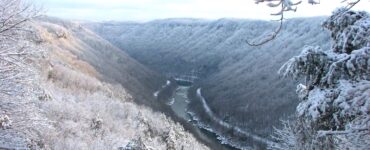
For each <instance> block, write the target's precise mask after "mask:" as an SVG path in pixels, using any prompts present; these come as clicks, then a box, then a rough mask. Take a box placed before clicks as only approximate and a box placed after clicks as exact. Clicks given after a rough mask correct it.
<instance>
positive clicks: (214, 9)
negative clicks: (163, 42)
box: [40, 0, 370, 21]
mask: <svg viewBox="0 0 370 150" xmlns="http://www.w3.org/2000/svg"><path fill="white" fill-rule="evenodd" d="M340 1H342V0H321V4H320V5H314V6H312V5H308V4H302V5H300V6H299V7H298V10H297V12H296V13H293V12H290V13H288V14H287V17H289V18H291V17H308V16H323V15H326V16H327V15H330V14H331V12H332V11H333V10H334V9H335V8H336V7H339V6H343V4H341V3H340ZM40 2H41V3H42V4H43V5H44V8H45V9H46V11H47V15H50V16H55V17H61V18H65V19H76V20H91V21H108V20H116V21H149V20H154V19H163V18H203V19H219V18H249V19H265V20H269V19H274V17H272V16H270V15H269V14H270V13H273V12H276V11H277V10H275V11H274V9H271V8H268V7H267V6H265V4H260V5H256V4H255V3H254V0H40ZM355 9H359V10H367V11H370V1H369V0H362V2H361V3H359V4H358V5H357V6H356V8H355Z"/></svg>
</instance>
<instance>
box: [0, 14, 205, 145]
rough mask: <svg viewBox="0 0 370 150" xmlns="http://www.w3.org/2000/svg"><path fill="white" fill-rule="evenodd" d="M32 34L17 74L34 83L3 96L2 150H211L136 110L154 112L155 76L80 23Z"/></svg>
mask: <svg viewBox="0 0 370 150" xmlns="http://www.w3.org/2000/svg"><path fill="white" fill-rule="evenodd" d="M31 29H32V30H30V31H32V33H31V32H30V33H27V34H28V35H25V37H26V38H25V39H24V40H25V41H26V42H27V43H28V45H27V46H28V48H29V49H28V50H30V51H35V53H32V54H30V55H29V56H27V57H28V60H27V66H28V69H24V70H20V71H21V72H22V73H25V74H26V73H27V74H29V75H28V77H27V79H28V80H27V81H29V82H28V83H27V84H19V83H18V84H17V86H14V87H12V88H13V89H16V90H17V92H18V93H12V95H4V94H3V93H0V97H1V100H0V108H1V112H0V117H1V120H0V123H1V124H2V125H3V123H6V124H7V126H6V127H5V126H4V127H3V126H1V127H2V128H3V129H0V149H123V148H131V149H163V150H164V149H173V148H176V149H181V148H185V149H208V148H207V147H206V146H204V145H203V144H200V143H198V142H197V141H196V139H195V138H194V137H193V136H192V135H191V134H190V133H188V132H186V131H185V130H184V128H183V127H182V126H180V125H179V124H176V123H175V122H174V121H172V120H171V119H169V118H168V117H166V116H165V115H164V114H162V113H158V112H155V111H153V110H152V109H151V108H149V107H147V106H142V105H137V104H136V103H134V102H133V101H135V102H141V103H144V104H147V105H154V106H153V107H155V106H156V105H155V104H156V103H155V102H154V101H151V100H154V97H153V96H152V91H155V88H156V87H157V85H158V87H160V85H161V83H160V82H161V81H162V78H161V77H159V76H157V75H156V74H155V73H154V72H152V71H150V70H149V69H147V68H145V67H143V66H142V65H141V64H139V63H137V62H136V61H135V60H133V59H131V58H129V57H128V56H127V55H126V54H125V53H124V52H123V51H121V50H119V49H117V48H115V47H114V46H112V45H110V44H109V43H108V42H106V41H105V40H103V39H101V38H99V37H98V36H96V35H95V34H93V33H92V32H91V31H89V30H87V29H84V28H82V27H80V26H79V25H78V24H77V23H72V22H67V21H61V20H56V19H47V18H46V19H45V18H44V19H41V20H36V21H34V22H33V23H32V25H31ZM20 43H22V42H18V43H13V44H20ZM146 92H147V93H146ZM3 116H6V117H4V118H7V120H5V122H3V121H4V120H3V119H2V118H3Z"/></svg>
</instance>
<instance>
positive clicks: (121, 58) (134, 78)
mask: <svg viewBox="0 0 370 150" xmlns="http://www.w3.org/2000/svg"><path fill="white" fill-rule="evenodd" d="M41 20H42V21H43V23H42V25H43V26H45V27H46V28H47V30H50V31H53V30H54V31H55V32H59V33H58V34H61V36H63V37H62V39H65V40H66V41H63V42H59V43H55V44H54V45H58V46H59V48H61V49H67V50H69V51H70V52H71V53H72V54H74V55H76V57H78V58H79V59H81V60H83V61H86V62H87V63H89V64H91V66H92V67H94V68H95V69H96V70H97V72H99V73H100V74H101V76H100V77H99V78H100V79H102V80H104V81H107V82H110V83H114V84H117V83H119V84H121V85H123V86H124V87H125V88H126V89H127V90H128V92H129V93H130V94H132V95H133V96H134V98H135V100H136V102H138V103H140V104H147V105H150V106H155V107H160V106H159V105H158V103H156V102H153V100H154V98H153V95H152V93H154V92H155V91H157V90H158V89H159V88H160V87H161V85H162V84H164V83H165V82H166V81H165V78H163V77H162V76H160V75H158V74H157V73H155V72H153V71H151V70H149V69H147V68H146V67H144V66H143V65H141V64H140V63H138V62H137V61H136V60H134V59H132V58H131V57H129V56H128V55H127V54H125V53H124V52H123V51H122V50H120V49H118V48H116V47H115V46H113V45H111V44H110V43H109V42H107V41H106V40H104V39H102V38H100V37H99V36H98V35H96V34H95V33H93V32H91V31H89V30H87V29H85V28H83V27H82V26H80V25H79V24H78V23H72V22H66V21H63V20H59V19H56V18H43V19H41ZM65 28H67V30H68V32H66V31H65V30H66V29H65ZM69 38H71V39H69ZM68 42H69V43H68Z"/></svg>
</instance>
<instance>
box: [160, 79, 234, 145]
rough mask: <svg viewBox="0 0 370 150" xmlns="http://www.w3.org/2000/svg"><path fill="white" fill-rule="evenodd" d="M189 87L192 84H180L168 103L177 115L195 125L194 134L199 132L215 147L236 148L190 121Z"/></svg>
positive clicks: (199, 134) (199, 135) (200, 136)
mask: <svg viewBox="0 0 370 150" xmlns="http://www.w3.org/2000/svg"><path fill="white" fill-rule="evenodd" d="M189 88H190V86H179V87H178V88H177V89H176V92H175V93H174V94H173V96H172V98H171V99H170V100H169V102H168V103H167V105H170V107H171V108H172V110H173V111H174V112H175V115H176V116H178V117H180V118H182V119H184V120H187V121H188V123H189V124H191V125H192V126H194V131H193V132H195V133H194V134H197V135H198V137H199V138H202V139H203V140H205V141H207V142H208V143H211V144H212V145H214V147H218V148H219V149H220V150H235V148H232V147H230V146H228V145H223V144H221V143H220V141H219V140H218V139H217V136H216V134H214V133H211V132H209V131H207V130H204V129H200V128H198V127H196V125H194V124H192V123H191V122H190V120H191V117H190V115H189V114H188V113H187V106H188V103H189V99H188V97H187V93H188V90H189Z"/></svg>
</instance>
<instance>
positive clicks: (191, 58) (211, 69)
mask: <svg viewBox="0 0 370 150" xmlns="http://www.w3.org/2000/svg"><path fill="white" fill-rule="evenodd" d="M323 19H324V18H298V19H291V20H288V21H287V22H286V23H285V25H284V28H283V31H282V33H281V34H279V36H278V38H277V39H275V40H274V41H272V42H270V43H267V44H266V45H263V46H258V47H251V46H248V45H247V44H246V40H251V39H255V38H256V37H259V36H263V35H266V34H269V33H270V32H271V31H273V30H274V28H275V27H276V26H277V24H274V23H271V22H266V21H253V20H237V19H220V20H216V21H204V20H191V19H189V20H186V19H185V20H184V19H173V20H172V19H168V20H157V21H152V22H148V23H109V22H108V23H88V24H86V25H87V26H88V27H89V28H91V29H92V30H94V31H95V32H97V33H98V34H99V35H101V36H102V37H104V38H105V39H107V40H108V41H110V42H112V43H113V44H115V45H117V46H118V47H120V48H122V49H124V50H125V51H126V52H127V53H128V54H129V55H130V56H132V57H133V58H135V59H137V60H138V61H139V62H141V63H143V64H144V65H147V66H149V67H150V68H153V69H155V70H156V71H158V72H161V73H163V74H167V75H181V74H186V73H189V72H190V71H192V70H197V71H200V76H201V79H200V80H198V81H197V82H196V85H195V87H202V91H203V92H202V93H203V95H204V97H205V99H206V100H207V102H208V104H209V105H210V107H211V109H212V110H213V111H214V112H215V113H216V114H217V116H218V117H219V118H220V119H222V120H225V121H227V122H230V123H231V124H233V125H235V126H238V127H241V128H243V129H245V130H249V131H252V132H254V133H257V134H260V135H262V136H268V135H269V134H270V133H271V132H272V129H273V128H272V127H273V126H277V125H279V119H282V118H287V117H288V116H290V115H291V114H293V113H294V110H295V107H296V105H297V104H298V101H297V97H296V95H295V93H294V92H292V91H294V89H295V84H294V82H291V81H286V80H280V79H279V76H278V75H277V71H278V69H279V67H280V66H281V65H282V64H283V63H284V62H285V61H287V60H288V59H289V58H290V57H292V56H294V55H296V54H298V53H299V52H300V48H301V47H303V46H304V45H306V44H309V45H312V44H313V45H323V47H324V48H325V47H328V46H329V35H328V33H327V32H325V31H324V30H322V29H321V27H320V23H321V22H322V20H323ZM194 94H195V88H194V89H193V90H192V93H191V94H190V95H194ZM191 110H193V111H196V112H198V115H200V116H201V118H203V120H204V121H205V122H206V124H211V126H212V124H214V123H211V122H208V123H207V121H206V120H207V115H206V114H204V113H205V112H204V111H203V110H202V108H201V105H200V103H199V102H198V101H196V100H193V101H192V103H191ZM208 120H209V119H208Z"/></svg>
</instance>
